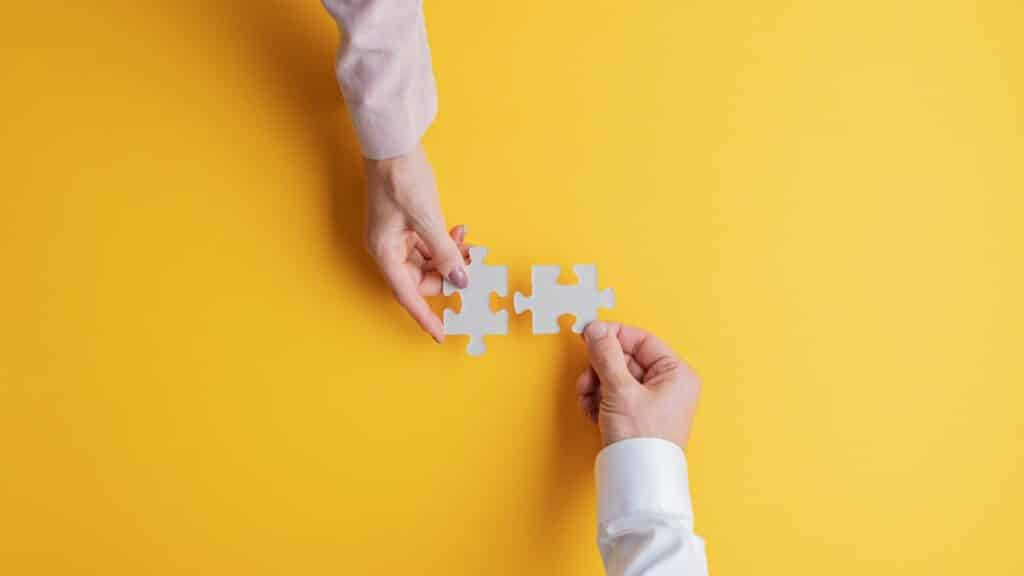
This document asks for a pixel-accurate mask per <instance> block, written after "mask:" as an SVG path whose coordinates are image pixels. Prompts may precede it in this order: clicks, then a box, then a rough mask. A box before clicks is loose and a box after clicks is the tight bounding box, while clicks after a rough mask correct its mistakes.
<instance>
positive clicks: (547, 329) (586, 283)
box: [513, 264, 615, 334]
mask: <svg viewBox="0 0 1024 576" xmlns="http://www.w3.org/2000/svg"><path fill="white" fill-rule="evenodd" d="M572 269H573V271H574V272H575V273H576V277H577V279H578V280H579V282H578V283H577V284H558V274H559V273H560V271H561V269H560V268H559V267H558V266H533V267H532V268H531V269H530V277H531V280H532V284H533V295H532V296H524V295H523V294H522V293H520V292H516V294H515V297H514V298H513V306H514V307H515V311H516V314H522V313H523V312H525V311H526V310H530V311H532V316H533V333H534V334H558V317H559V316H562V315H564V314H572V315H573V316H575V317H576V322H575V323H574V324H573V325H572V331H573V332H575V333H577V334H580V333H582V332H583V329H584V328H586V327H587V324H590V323H591V322H593V321H594V320H597V310H598V308H611V307H613V306H614V305H615V292H614V291H613V290H612V289H611V288H607V289H605V290H601V291H598V289H597V266H595V265H593V264H577V265H575V266H573V267H572Z"/></svg>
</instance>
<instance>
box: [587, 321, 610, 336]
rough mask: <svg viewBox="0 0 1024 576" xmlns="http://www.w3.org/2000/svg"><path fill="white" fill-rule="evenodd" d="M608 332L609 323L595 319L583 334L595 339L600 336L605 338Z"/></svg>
mask: <svg viewBox="0 0 1024 576" xmlns="http://www.w3.org/2000/svg"><path fill="white" fill-rule="evenodd" d="M607 333H608V325H607V324H605V323H604V322H601V321H600V320H595V321H593V322H591V323H590V324H588V325H587V327H586V328H585V329H584V330H583V336H584V337H585V338H586V339H587V340H588V341H590V340H595V339H598V338H604V335H605V334H607Z"/></svg>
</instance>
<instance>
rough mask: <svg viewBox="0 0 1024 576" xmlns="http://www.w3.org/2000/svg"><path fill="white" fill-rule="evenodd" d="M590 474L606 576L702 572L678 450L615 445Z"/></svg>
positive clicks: (659, 443)
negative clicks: (594, 480) (593, 480)
mask: <svg viewBox="0 0 1024 576" xmlns="http://www.w3.org/2000/svg"><path fill="white" fill-rule="evenodd" d="M596 476H597V491H598V546H599V548H600V550H601V556H602V558H603V559H604V564H605V570H606V572H607V573H608V575H609V576H639V575H644V576H661V575H666V576H667V575H670V574H671V575H673V576H696V575H705V574H707V559H706V557H705V554H704V541H703V540H701V538H700V537H699V536H697V535H695V534H694V533H693V511H692V507H691V504H690V494H689V483H688V481H687V476H686V457H685V456H684V454H683V451H682V450H681V449H680V448H679V447H678V446H676V445H675V444H672V443H671V442H668V441H665V440H659V439H655V438H634V439H630V440H623V441H621V442H616V443H614V444H611V445H609V446H608V447H606V448H605V449H604V450H602V451H601V453H600V454H598V458H597V464H596Z"/></svg>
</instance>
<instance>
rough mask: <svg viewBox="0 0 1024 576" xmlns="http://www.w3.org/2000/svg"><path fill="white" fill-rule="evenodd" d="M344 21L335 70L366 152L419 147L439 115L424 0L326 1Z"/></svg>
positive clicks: (385, 154) (388, 154) (383, 154)
mask: <svg viewBox="0 0 1024 576" xmlns="http://www.w3.org/2000/svg"><path fill="white" fill-rule="evenodd" d="M323 3H324V5H325V6H326V7H327V10H328V11H329V12H330V13H331V15H332V16H334V19H335V20H336V21H337V22H338V28H339V29H340V30H341V46H340V47H339V49H338V60H337V65H336V66H335V73H336V75H337V77H338V84H339V85H340V86H341V92H342V94H344V96H345V103H346V105H347V106H348V111H349V114H350V115H351V117H352V123H353V124H354V125H355V128H356V133H357V134H358V135H359V145H360V147H361V148H362V150H363V155H364V156H366V157H367V158H372V159H376V160H379V159H383V158H393V157H395V156H401V155H402V154H405V153H407V152H409V151H411V150H413V149H414V148H415V147H416V145H417V144H418V143H419V141H420V138H422V136H423V133H424V132H426V130H427V128H428V127H429V126H430V124H431V122H433V120H434V116H436V114H437V91H436V87H435V81H434V69H433V66H432V64H431V58H430V46H429V44H428V43H427V29H426V25H425V24H424V20H423V2H422V0H323Z"/></svg>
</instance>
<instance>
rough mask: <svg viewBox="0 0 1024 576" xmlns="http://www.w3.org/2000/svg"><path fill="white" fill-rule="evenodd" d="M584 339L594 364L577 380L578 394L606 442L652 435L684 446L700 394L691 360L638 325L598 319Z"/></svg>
mask: <svg viewBox="0 0 1024 576" xmlns="http://www.w3.org/2000/svg"><path fill="white" fill-rule="evenodd" d="M583 338H584V340H585V341H586V344H587V352H588V355H589V358H590V367H588V368H587V369H586V370H585V371H584V372H583V373H582V374H580V376H579V378H578V379H577V381H576V395H577V399H578V401H579V405H580V408H581V409H582V410H583V413H584V414H585V415H587V416H588V417H589V418H590V419H591V420H593V421H594V422H596V423H597V425H598V428H600V430H601V440H602V443H603V445H604V446H608V445H609V444H613V443H615V442H618V441H620V440H626V439H628V438H652V437H653V438H662V439H664V440H668V441H669V442H674V443H675V444H677V445H678V446H679V447H680V448H683V449H685V448H686V443H687V441H688V440H689V438H690V427H691V425H692V423H693V414H694V411H695V410H696V408H697V397H698V396H699V395H700V378H698V377H697V375H696V374H695V373H694V371H693V370H692V369H691V368H690V367H689V365H687V364H686V362H684V361H683V360H681V359H680V358H679V356H677V355H676V353H675V352H673V351H672V349H671V348H669V347H668V346H667V345H665V344H664V343H663V342H661V341H660V340H658V338H656V337H655V336H654V335H652V334H650V333H648V332H645V331H643V330H640V329H639V328H633V327H631V326H624V325H621V324H613V323H607V322H600V321H596V322H591V323H590V324H589V325H588V326H587V328H586V330H584V332H583Z"/></svg>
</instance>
